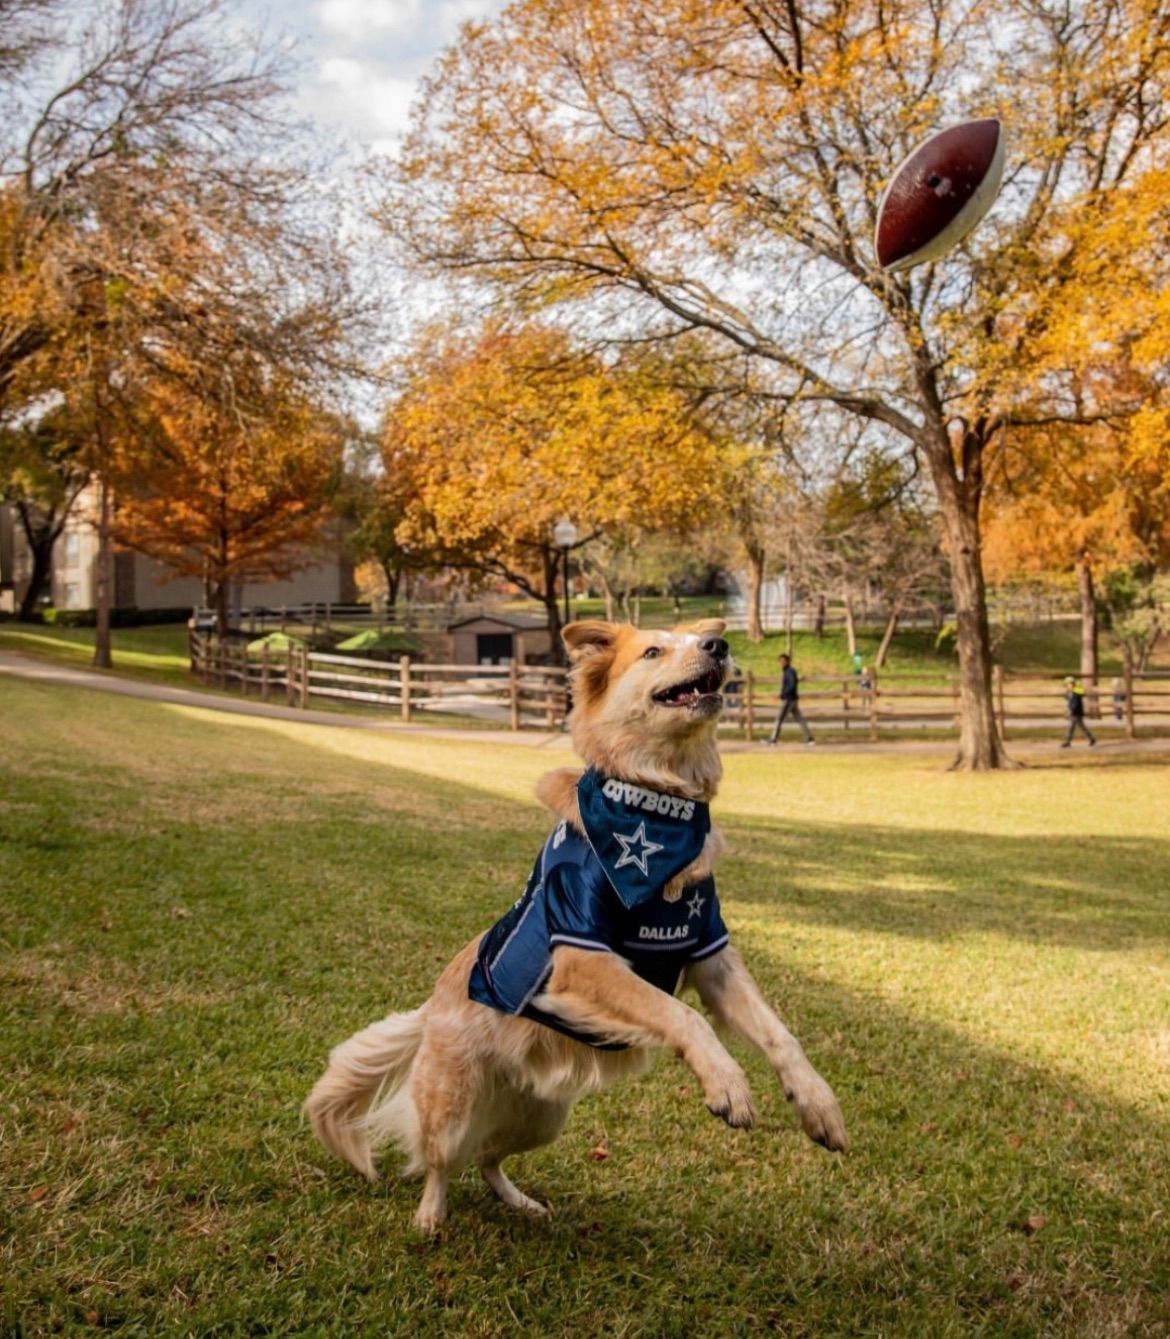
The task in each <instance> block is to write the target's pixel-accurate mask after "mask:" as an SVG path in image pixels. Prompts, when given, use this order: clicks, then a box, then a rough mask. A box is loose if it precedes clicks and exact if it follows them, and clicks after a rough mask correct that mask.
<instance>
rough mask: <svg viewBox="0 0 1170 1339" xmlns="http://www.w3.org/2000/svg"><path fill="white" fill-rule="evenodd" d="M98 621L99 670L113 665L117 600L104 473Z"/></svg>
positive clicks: (95, 643) (95, 660) (100, 493)
mask: <svg viewBox="0 0 1170 1339" xmlns="http://www.w3.org/2000/svg"><path fill="white" fill-rule="evenodd" d="M98 496H99V498H100V502H99V506H98V551H97V591H96V596H97V598H96V600H95V601H94V603H95V604H96V605H97V622H96V626H95V627H94V635H93V663H94V665H95V666H96V667H97V668H98V669H110V668H112V666H113V664H114V656H113V649H112V646H111V641H110V604H111V602H112V601H113V598H114V544H113V540H112V538H111V535H110V485H109V481H108V480H107V478H106V476H105V475H104V474H103V475H102V476H101V477H100V478H99V479H98Z"/></svg>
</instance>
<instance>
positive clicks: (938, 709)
mask: <svg viewBox="0 0 1170 1339" xmlns="http://www.w3.org/2000/svg"><path fill="white" fill-rule="evenodd" d="M879 678H880V681H879ZM1078 682H1079V680H1078ZM992 689H993V696H994V701H995V715H996V724H997V726H998V729H999V733H1000V738H1001V739H1002V738H1006V737H1008V736H1009V735H1010V733H1011V731H1012V730H1016V731H1025V730H1026V731H1029V732H1034V731H1036V730H1037V729H1045V728H1050V729H1063V728H1065V726H1066V724H1067V716H1066V712H1065V702H1064V675H1063V674H1047V675H1044V674H1009V673H1007V672H1005V671H1004V670H1003V669H1002V667H1001V666H999V665H997V666H995V667H994V671H993V683H992ZM724 692H725V699H726V705H725V706H724V709H723V717H722V720H721V725H722V726H724V727H725V728H731V729H736V730H742V731H743V733H744V736H745V737H746V738H747V739H748V740H752V739H759V738H766V737H767V736H768V735H770V734H771V732H772V729H773V727H774V726H775V723H776V719H777V717H778V715H779V712H780V697H779V694H780V680H779V677H778V676H776V677H761V676H757V675H755V674H753V673H752V672H751V671H750V670H748V671H747V672H746V673H745V674H744V675H743V676H742V677H741V678H739V679H738V680H735V681H733V682H732V683H731V684H729V686H728V688H727V689H725V690H724ZM1085 707H1086V718H1087V722H1088V725H1089V728H1090V729H1091V730H1094V729H1095V722H1098V721H1099V722H1102V723H1111V724H1113V725H1115V726H1118V727H1120V728H1121V729H1122V730H1123V732H1124V734H1125V737H1126V738H1127V739H1133V738H1135V737H1136V735H1137V731H1138V725H1139V722H1140V723H1143V724H1145V725H1147V726H1165V727H1170V671H1152V672H1149V673H1146V674H1138V673H1127V674H1126V675H1125V676H1124V677H1123V678H1122V681H1121V686H1120V697H1119V699H1118V701H1117V703H1115V702H1114V698H1113V690H1112V688H1111V687H1110V686H1109V685H1107V684H1099V685H1097V686H1096V687H1094V686H1092V685H1086V688H1085ZM800 709H801V712H802V713H803V715H804V716H805V717H806V718H807V720H808V722H809V724H810V726H814V727H816V726H819V727H822V728H828V729H833V730H845V731H846V732H849V731H853V730H856V731H859V732H862V733H863V734H864V735H865V736H866V737H867V738H869V739H871V740H877V739H879V738H881V735H882V733H883V731H884V732H885V733H886V734H889V733H890V731H891V730H896V731H898V732H899V733H902V734H904V733H905V732H906V731H907V730H909V729H921V730H933V731H936V732H937V731H943V732H949V731H951V730H957V729H958V722H959V680H958V676H957V675H953V674H952V675H944V676H935V677H929V676H926V675H921V674H919V675H914V674H908V673H907V674H903V673H896V672H889V671H887V672H885V673H883V674H881V675H880V676H879V675H878V673H877V672H876V671H870V677H869V679H868V681H867V682H865V683H863V681H862V680H861V679H860V678H858V677H857V676H854V675H842V676H841V677H840V678H825V677H810V678H802V679H801V681H800ZM786 724H787V723H786ZM788 729H789V731H790V732H791V731H796V730H798V729H799V727H798V726H797V725H795V723H793V724H791V725H788Z"/></svg>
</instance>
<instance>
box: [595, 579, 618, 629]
mask: <svg viewBox="0 0 1170 1339" xmlns="http://www.w3.org/2000/svg"><path fill="white" fill-rule="evenodd" d="M598 580H599V581H600V582H601V593H602V595H604V596H605V621H606V622H607V623H612V622H613V616H614V612H615V610H614V602H613V587H612V586H611V585H610V584H609V578H608V577H607V576H605V575H602V576H601V577H599V578H598Z"/></svg>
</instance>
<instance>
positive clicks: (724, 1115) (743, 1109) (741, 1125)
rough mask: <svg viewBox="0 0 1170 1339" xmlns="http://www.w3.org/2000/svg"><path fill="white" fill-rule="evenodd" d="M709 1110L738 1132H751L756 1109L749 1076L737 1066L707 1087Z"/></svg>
mask: <svg viewBox="0 0 1170 1339" xmlns="http://www.w3.org/2000/svg"><path fill="white" fill-rule="evenodd" d="M706 1098H707V1110H708V1111H709V1112H710V1113H711V1114H712V1115H713V1116H718V1117H719V1119H720V1120H725V1121H726V1122H727V1123H728V1125H730V1126H731V1127H732V1128H733V1129H736V1130H750V1129H751V1128H752V1126H753V1125H754V1124H755V1120H756V1108H755V1104H754V1103H753V1101H752V1093H751V1089H750V1088H749V1087H748V1081H747V1075H746V1074H745V1073H744V1072H743V1070H742V1069H740V1068H739V1066H738V1065H737V1066H736V1067H735V1069H734V1070H731V1071H727V1072H724V1073H722V1074H720V1075H719V1076H718V1078H717V1079H716V1080H715V1081H714V1082H713V1083H711V1084H709V1085H708V1086H707V1089H706Z"/></svg>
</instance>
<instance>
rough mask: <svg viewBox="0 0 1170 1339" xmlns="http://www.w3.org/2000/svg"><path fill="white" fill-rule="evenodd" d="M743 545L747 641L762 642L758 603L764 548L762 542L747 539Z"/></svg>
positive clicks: (759, 601) (761, 597)
mask: <svg viewBox="0 0 1170 1339" xmlns="http://www.w3.org/2000/svg"><path fill="white" fill-rule="evenodd" d="M743 547H744V552H745V554H746V555H747V562H748V590H747V639H748V641H749V642H762V641H763V640H764V621H763V618H762V617H761V612H760V605H761V601H762V599H763V594H764V559H765V550H764V546H763V545H762V544H758V543H756V542H755V540H748V539H745V540H744V542H743Z"/></svg>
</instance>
